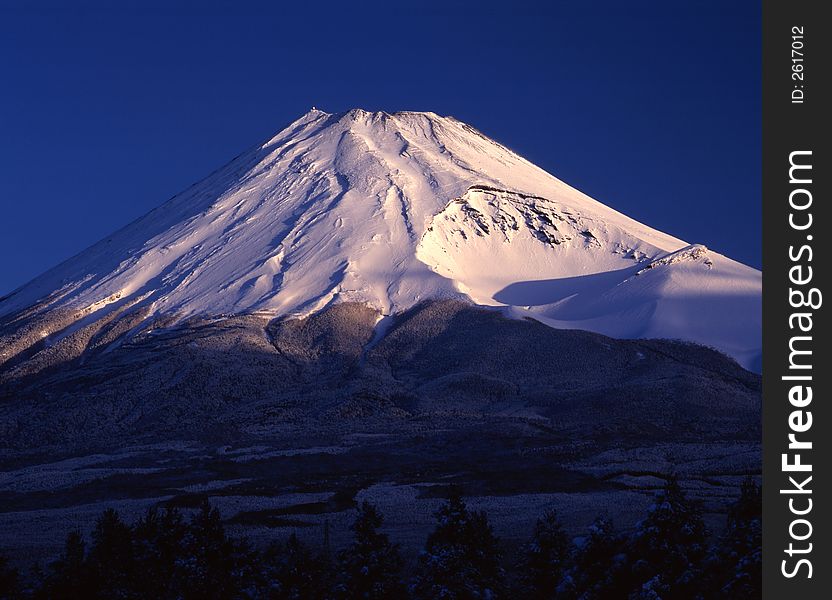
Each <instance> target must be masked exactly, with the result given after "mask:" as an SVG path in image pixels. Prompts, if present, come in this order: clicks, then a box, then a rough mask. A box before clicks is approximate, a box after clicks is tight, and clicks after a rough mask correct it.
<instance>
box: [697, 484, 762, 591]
mask: <svg viewBox="0 0 832 600" xmlns="http://www.w3.org/2000/svg"><path fill="white" fill-rule="evenodd" d="M762 511H763V502H762V493H761V490H760V487H759V486H758V485H757V483H756V482H755V481H754V480H753V479H751V478H750V477H748V478H746V480H745V481H743V483H742V487H741V489H740V497H739V499H738V500H737V501H736V502H735V503H734V505H733V506H732V507H731V509H730V511H729V513H728V522H727V524H726V528H725V533H724V534H723V535H722V537H721V538H720V540H719V542H718V544H717V546H716V548H715V550H714V551H713V553H712V557H711V560H710V562H709V565H708V566H709V568H708V574H709V575H710V576H711V578H712V579H713V580H715V581H714V584H713V589H712V592H711V595H712V596H713V597H715V598H726V599H728V598H730V599H737V600H746V599H753V598H759V597H760V595H761V594H762V576H763V575H762V535H763V527H762V519H763V513H762Z"/></svg>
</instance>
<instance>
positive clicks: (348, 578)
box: [337, 501, 405, 600]
mask: <svg viewBox="0 0 832 600" xmlns="http://www.w3.org/2000/svg"><path fill="white" fill-rule="evenodd" d="M383 521H384V518H383V517H382V515H381V513H380V512H379V511H378V509H377V508H376V507H375V506H373V505H372V504H370V503H369V502H366V501H365V502H364V503H362V504H361V506H360V507H359V509H358V516H357V517H356V519H355V522H354V523H353V524H352V526H351V529H352V531H353V533H354V534H355V537H354V539H353V542H352V545H350V547H349V548H347V549H346V550H344V551H343V552H341V554H340V561H339V562H340V578H341V582H340V583H339V585H338V589H337V592H338V596H339V597H341V598H345V599H350V600H353V599H359V598H361V599H367V600H370V599H379V600H382V599H384V598H401V597H402V596H404V594H405V586H404V584H403V583H402V581H401V570H402V567H403V565H404V563H403V561H402V558H401V555H400V554H399V547H398V545H396V544H391V543H390V540H389V539H388V537H387V535H386V534H384V533H380V532H379V531H378V530H379V528H380V527H381V524H382V523H383Z"/></svg>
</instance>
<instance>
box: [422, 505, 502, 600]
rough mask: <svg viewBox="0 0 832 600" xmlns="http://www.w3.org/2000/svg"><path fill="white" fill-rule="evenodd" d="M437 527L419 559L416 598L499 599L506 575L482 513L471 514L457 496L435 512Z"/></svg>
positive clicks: (454, 599)
mask: <svg viewBox="0 0 832 600" xmlns="http://www.w3.org/2000/svg"><path fill="white" fill-rule="evenodd" d="M436 519H437V524H436V528H435V529H434V531H433V532H432V533H431V534H430V535H429V536H428V540H427V544H426V545H425V550H424V551H423V552H422V554H421V555H420V557H419V573H418V575H417V577H416V580H415V582H414V585H413V587H412V591H413V594H414V596H415V597H416V598H424V599H434V598H443V599H447V600H469V599H471V600H474V599H493V598H500V597H502V596H503V594H504V592H505V582H504V579H505V576H504V573H503V571H502V569H501V568H500V562H499V561H500V554H499V551H498V540H497V538H496V537H494V533H493V532H492V530H491V525H490V524H489V523H488V518H487V517H486V515H485V513H482V512H469V511H468V508H467V507H466V506H465V503H464V502H463V501H462V498H461V497H460V496H459V495H457V494H454V495H453V496H451V498H450V499H449V500H448V502H447V504H445V505H444V506H443V507H442V508H441V509H439V511H437V513H436Z"/></svg>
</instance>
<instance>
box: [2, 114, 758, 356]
mask: <svg viewBox="0 0 832 600" xmlns="http://www.w3.org/2000/svg"><path fill="white" fill-rule="evenodd" d="M686 246H688V244H687V243H686V242H684V241H682V240H679V239H676V238H674V237H672V236H669V235H667V234H664V233H662V232H660V231H657V230H655V229H652V228H650V227H648V226H646V225H643V224H641V223H638V222H636V221H634V220H632V219H630V218H628V217H626V216H625V215H622V214H621V213H619V212H617V211H615V210H613V209H612V208H610V207H608V206H605V205H603V204H601V203H600V202H597V201H595V200H593V199H592V198H589V197H588V196H586V195H584V194H582V193H581V192H579V191H577V190H575V189H574V188H572V187H570V186H568V185H566V184H565V183H563V182H562V181H560V180H558V179H556V178H555V177H553V176H552V175H550V174H548V173H546V172H545V171H543V170H542V169H540V168H538V167H536V166H535V165H533V164H531V163H530V162H528V161H526V160H525V159H523V158H522V157H520V156H518V155H517V154H515V153H514V152H512V151H511V150H509V149H507V148H506V147H505V146H503V145H501V144H499V143H497V142H495V141H494V140H491V139H490V138H488V137H486V136H485V135H483V134H482V133H480V132H479V131H477V130H476V129H474V128H473V127H471V126H469V125H466V124H465V123H462V122H461V121H458V120H456V119H453V118H449V117H440V116H439V115H437V114H435V113H431V112H412V111H403V112H394V113H388V112H384V111H376V112H371V111H366V110H363V109H360V108H355V109H352V110H349V111H346V112H345V113H340V114H330V113H326V112H324V111H321V110H319V109H317V108H314V107H313V108H312V109H311V110H310V111H308V112H307V113H305V114H304V115H302V116H301V117H300V118H298V119H297V120H295V121H294V122H292V123H291V124H289V125H288V126H287V127H286V128H284V129H283V130H282V131H280V132H278V133H277V134H276V135H275V136H273V137H272V138H271V139H270V140H269V141H268V142H266V143H265V144H262V145H260V146H257V147H255V148H252V149H251V150H249V151H248V152H245V153H243V154H242V155H241V156H239V157H237V158H236V159H234V160H233V161H232V162H230V163H229V164H228V165H226V166H225V167H223V168H221V169H219V170H217V171H216V172H214V173H213V174H211V175H210V176H208V177H207V178H206V179H204V180H203V181H201V182H199V183H197V184H196V185H194V186H192V187H191V188H189V189H188V190H186V191H184V192H182V193H181V194H179V195H177V196H175V197H174V198H172V199H171V200H169V201H168V202H167V203H165V204H163V205H162V206H160V207H159V208H157V209H156V210H154V211H152V212H151V213H149V214H148V215H146V216H145V217H143V218H141V219H139V220H137V221H135V222H134V223H131V224H130V225H128V226H127V227H125V228H123V229H121V230H120V231H118V232H116V233H114V234H113V235H111V236H108V237H107V238H106V239H105V240H102V241H101V242H99V243H98V244H96V245H94V246H92V247H91V248H89V249H87V250H86V251H84V252H82V253H81V254H79V255H77V256H75V257H73V258H72V259H70V260H68V261H66V262H64V263H63V264H61V265H59V266H57V267H55V268H54V269H52V270H50V271H48V272H47V273H45V274H43V275H41V276H40V277H38V278H36V279H35V280H33V281H32V282H30V283H29V284H27V285H25V286H23V287H22V288H20V289H18V290H16V291H15V292H14V293H13V294H12V295H10V296H8V297H7V298H5V299H2V300H0V320H3V321H4V322H10V323H17V324H18V325H15V326H11V330H12V331H13V332H14V333H13V336H12V337H13V339H11V338H6V339H5V341H6V343H7V347H8V348H10V349H9V350H6V351H5V352H6V355H7V356H6V358H8V357H9V356H11V355H14V354H16V353H17V352H20V351H22V350H24V349H26V348H28V347H31V345H32V344H33V343H35V342H39V341H40V340H42V339H44V338H50V339H52V338H55V337H56V336H57V337H60V336H67V335H71V334H72V332H73V331H77V330H78V329H79V328H83V327H87V326H91V325H95V324H98V325H96V326H104V324H105V323H113V322H120V323H121V325H120V326H119V327H122V328H123V331H122V330H119V331H122V334H123V335H129V334H130V332H134V331H137V330H140V329H141V328H142V327H147V326H150V324H151V323H154V322H159V321H163V322H176V321H177V320H181V319H186V318H188V317H192V316H211V315H218V314H248V313H256V314H260V315H266V316H269V317H283V316H304V315H308V314H311V313H314V312H316V311H318V310H321V309H322V308H323V307H325V306H327V305H329V304H331V303H334V302H343V301H349V302H362V303H365V304H367V305H369V306H371V307H373V308H375V309H377V310H379V311H380V312H381V313H382V314H385V315H390V314H394V313H398V312H401V311H404V310H407V309H409V308H410V307H412V306H414V305H415V304H418V303H420V302H422V301H424V300H429V299H443V298H461V299H465V300H468V301H473V302H475V303H477V304H482V305H489V306H503V307H507V308H508V309H510V311H511V312H512V313H513V314H519V315H521V316H532V317H534V318H537V319H539V320H541V321H543V322H545V323H548V324H551V325H554V326H558V327H577V328H585V329H590V330H594V331H599V332H602V333H609V334H612V335H619V336H621V337H643V336H659V337H679V338H683V339H690V340H693V341H698V342H702V343H706V344H709V345H713V346H716V347H718V348H720V349H722V350H723V351H725V352H728V353H730V354H732V355H733V356H735V357H737V358H739V359H740V360H743V361H745V363H746V364H749V363H748V361H749V360H753V357H754V356H756V355H757V354H758V353H759V319H760V315H759V292H760V274H759V272H758V271H755V270H753V269H750V268H748V267H745V266H743V265H740V264H739V263H736V262H734V261H731V260H730V259H728V258H726V257H723V256H721V255H719V254H717V253H715V252H713V251H709V254H708V256H709V260H710V261H711V265H710V266H709V267H708V269H707V270H701V269H700V270H696V269H697V268H698V267H701V266H702V265H701V264H699V262H697V261H693V262H691V261H668V262H667V265H666V266H668V268H667V269H650V273H647V274H646V275H645V276H640V277H637V278H636V277H632V275H634V274H635V273H636V272H638V271H640V270H642V269H645V268H646V266H647V265H648V264H652V261H656V260H659V259H661V258H662V257H665V256H666V255H668V254H669V253H673V252H676V251H679V250H682V249H684V248H685V247H686ZM535 286H537V287H535ZM680 298H686V300H685V301H684V302H682V300H680ZM576 299H579V300H576ZM716 306H719V307H720V309H719V310H714V307H716ZM685 311H693V312H695V313H697V317H696V320H695V321H696V322H695V323H688V322H686V321H684V320H683V319H680V318H679V315H680V314H687V313H686V312H685ZM703 314H708V315H710V316H708V317H707V318H703V316H702V315H703ZM731 315H735V318H734V319H733V322H731ZM126 323H130V326H129V327H128V326H127V325H126ZM33 332H37V333H33ZM38 336H40V337H38ZM116 337H118V336H116ZM0 362H2V358H0Z"/></svg>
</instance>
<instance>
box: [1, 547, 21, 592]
mask: <svg viewBox="0 0 832 600" xmlns="http://www.w3.org/2000/svg"><path fill="white" fill-rule="evenodd" d="M19 585H20V581H19V574H18V572H17V569H15V568H13V567H11V566H9V561H8V559H7V558H6V557H5V556H3V555H2V554H0V599H3V598H15V597H17V595H18V594H19V592H20V588H19Z"/></svg>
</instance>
